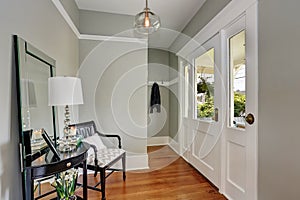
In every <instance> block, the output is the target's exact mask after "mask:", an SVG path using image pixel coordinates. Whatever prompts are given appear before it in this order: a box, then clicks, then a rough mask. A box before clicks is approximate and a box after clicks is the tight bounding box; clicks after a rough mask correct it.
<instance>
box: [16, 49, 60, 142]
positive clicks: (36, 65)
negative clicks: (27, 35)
mask: <svg viewBox="0 0 300 200" xmlns="http://www.w3.org/2000/svg"><path fill="white" fill-rule="evenodd" d="M20 72H21V73H20V75H21V97H22V126H23V130H28V129H32V130H33V133H32V139H41V131H40V130H41V129H42V128H44V129H45V130H46V131H47V132H48V133H49V134H50V135H52V136H53V133H54V130H53V124H52V108H51V107H50V106H48V78H49V77H51V72H50V70H49V65H47V64H46V63H44V62H42V61H40V60H38V59H36V58H35V57H33V56H31V55H29V54H26V55H25V62H24V65H23V66H22V67H21V68H20Z"/></svg>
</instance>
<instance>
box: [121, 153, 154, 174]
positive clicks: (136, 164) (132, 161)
mask: <svg viewBox="0 0 300 200" xmlns="http://www.w3.org/2000/svg"><path fill="white" fill-rule="evenodd" d="M139 169H149V165H148V154H147V153H145V154H140V155H127V156H126V171H131V170H139Z"/></svg>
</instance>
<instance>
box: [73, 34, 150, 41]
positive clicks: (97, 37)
mask: <svg viewBox="0 0 300 200" xmlns="http://www.w3.org/2000/svg"><path fill="white" fill-rule="evenodd" d="M78 39H80V40H97V41H106V40H108V41H112V42H137V43H147V42H148V39H143V38H130V37H119V36H104V35H88V34H80V36H79V37H78Z"/></svg>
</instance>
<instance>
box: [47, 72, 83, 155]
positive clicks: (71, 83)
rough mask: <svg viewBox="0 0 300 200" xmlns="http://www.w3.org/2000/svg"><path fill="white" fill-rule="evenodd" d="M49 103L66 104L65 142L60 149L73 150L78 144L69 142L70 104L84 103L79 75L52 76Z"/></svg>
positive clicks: (49, 81)
mask: <svg viewBox="0 0 300 200" xmlns="http://www.w3.org/2000/svg"><path fill="white" fill-rule="evenodd" d="M48 83H49V84H48V87H49V88H48V103H49V105H50V106H65V120H64V125H65V127H64V135H65V136H64V140H63V141H64V143H61V145H60V146H59V150H60V151H64V152H66V151H72V150H74V149H75V148H76V146H74V145H72V144H69V136H70V128H69V125H70V110H69V105H79V104H83V96H82V87H81V80H80V79H79V78H77V77H59V76H57V77H50V78H49V79H48Z"/></svg>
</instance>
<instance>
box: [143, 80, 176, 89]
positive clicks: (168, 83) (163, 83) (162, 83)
mask: <svg viewBox="0 0 300 200" xmlns="http://www.w3.org/2000/svg"><path fill="white" fill-rule="evenodd" d="M177 82H178V78H174V79H173V80H171V81H164V80H160V81H148V85H153V83H157V84H158V85H159V86H164V87H169V86H171V85H174V84H176V83H177Z"/></svg>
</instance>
